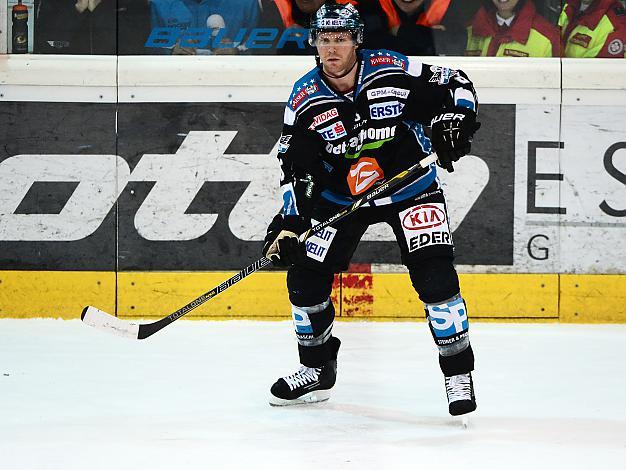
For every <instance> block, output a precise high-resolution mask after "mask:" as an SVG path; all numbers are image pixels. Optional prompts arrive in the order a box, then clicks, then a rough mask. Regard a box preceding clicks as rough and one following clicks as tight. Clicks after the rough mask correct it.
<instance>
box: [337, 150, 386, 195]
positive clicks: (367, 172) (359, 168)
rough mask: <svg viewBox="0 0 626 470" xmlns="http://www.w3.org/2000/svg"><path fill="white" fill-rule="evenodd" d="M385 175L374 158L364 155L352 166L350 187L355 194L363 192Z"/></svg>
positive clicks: (348, 178) (349, 173)
mask: <svg viewBox="0 0 626 470" xmlns="http://www.w3.org/2000/svg"><path fill="white" fill-rule="evenodd" d="M384 177H385V173H384V172H383V169H382V168H381V167H380V165H378V162H377V161H376V159H374V158H369V157H363V158H361V159H360V160H359V161H358V162H357V163H355V164H354V165H352V166H351V167H350V171H349V172H348V176H347V177H346V179H347V181H348V187H349V188H350V193H352V195H353V196H357V195H358V194H361V193H362V192H363V191H367V190H368V189H369V188H371V187H372V186H373V185H374V183H376V181H379V180H382V179H383V178H384Z"/></svg>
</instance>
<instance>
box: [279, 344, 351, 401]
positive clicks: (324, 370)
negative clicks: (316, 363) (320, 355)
mask: <svg viewBox="0 0 626 470" xmlns="http://www.w3.org/2000/svg"><path fill="white" fill-rule="evenodd" d="M329 341H332V344H331V347H332V348H333V359H331V360H330V361H328V362H327V363H326V364H324V365H323V366H322V367H306V366H304V365H303V366H301V367H300V369H299V370H298V371H297V372H295V373H293V374H291V375H288V376H286V377H281V378H280V379H278V380H277V381H276V383H274V385H272V388H271V390H270V399H269V402H270V405H272V406H288V405H301V404H304V403H318V402H322V401H326V400H328V399H329V398H330V389H331V388H333V386H334V385H335V380H336V378H337V351H338V350H339V346H340V344H341V342H340V341H339V339H338V338H335V337H332V338H331V339H330V340H329Z"/></svg>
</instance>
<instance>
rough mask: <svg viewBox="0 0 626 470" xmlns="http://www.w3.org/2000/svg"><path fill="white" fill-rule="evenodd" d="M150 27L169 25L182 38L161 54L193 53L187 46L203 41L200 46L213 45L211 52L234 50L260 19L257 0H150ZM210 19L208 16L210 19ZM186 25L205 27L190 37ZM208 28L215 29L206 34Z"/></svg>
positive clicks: (198, 27)
mask: <svg viewBox="0 0 626 470" xmlns="http://www.w3.org/2000/svg"><path fill="white" fill-rule="evenodd" d="M151 9H152V12H151V20H152V21H151V23H152V28H153V29H154V28H172V30H173V31H174V32H176V31H179V32H180V33H181V38H180V39H179V40H178V42H176V44H175V45H174V46H168V47H166V48H163V49H164V50H162V51H161V52H162V53H172V54H195V53H196V52H198V50H197V49H196V48H194V47H190V44H194V43H195V42H196V41H203V43H202V49H205V50H206V49H209V48H211V47H212V48H213V51H214V52H218V53H223V52H232V53H234V52H237V49H236V47H237V46H238V45H239V44H240V43H241V42H242V41H243V40H244V38H245V36H246V35H247V34H248V33H249V32H250V30H251V29H252V28H254V27H255V26H256V24H257V22H258V20H259V12H260V10H259V2H258V0H152V1H151ZM209 18H211V20H210V21H208V20H209ZM189 28H195V29H199V30H204V32H205V34H204V35H201V36H189V37H188V38H187V39H185V36H184V31H185V30H187V29H189ZM208 29H217V32H216V33H214V34H211V35H210V36H206V32H208V31H207V30H208Z"/></svg>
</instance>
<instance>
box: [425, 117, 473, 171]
mask: <svg viewBox="0 0 626 470" xmlns="http://www.w3.org/2000/svg"><path fill="white" fill-rule="evenodd" d="M430 125H431V128H432V134H431V135H432V136H431V141H432V144H433V147H434V148H435V152H437V157H438V160H437V163H438V164H439V166H441V167H443V168H445V169H446V170H448V171H449V172H453V171H454V167H453V166H452V162H456V161H457V160H459V158H461V157H462V156H464V155H467V154H468V153H469V152H470V150H471V148H472V137H473V136H474V132H476V131H477V130H478V129H480V123H479V122H476V113H475V112H474V111H472V110H471V109H468V108H462V107H460V106H455V107H454V108H452V109H448V110H446V112H443V113H441V114H439V115H437V116H435V117H434V118H433V119H432V121H431V122H430Z"/></svg>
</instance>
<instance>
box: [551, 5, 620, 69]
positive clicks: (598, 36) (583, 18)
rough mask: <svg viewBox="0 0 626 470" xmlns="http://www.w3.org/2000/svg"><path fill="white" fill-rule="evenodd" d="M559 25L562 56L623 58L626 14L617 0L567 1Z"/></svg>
mask: <svg viewBox="0 0 626 470" xmlns="http://www.w3.org/2000/svg"><path fill="white" fill-rule="evenodd" d="M559 26H560V27H561V36H562V39H563V52H564V56H565V57H577V58H583V57H603V58H626V51H625V50H624V43H625V42H626V11H625V9H624V6H623V5H622V4H621V3H620V2H619V1H618V0H568V1H567V3H565V5H564V6H563V11H562V12H561V17H560V18H559Z"/></svg>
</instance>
